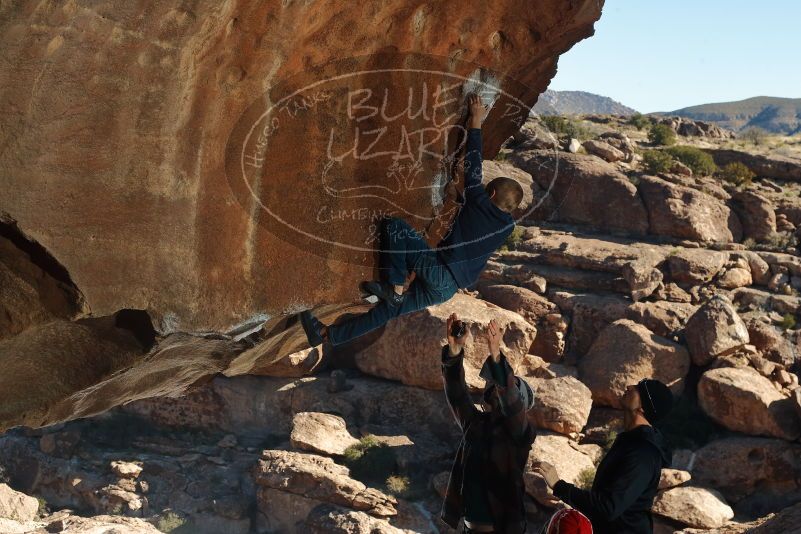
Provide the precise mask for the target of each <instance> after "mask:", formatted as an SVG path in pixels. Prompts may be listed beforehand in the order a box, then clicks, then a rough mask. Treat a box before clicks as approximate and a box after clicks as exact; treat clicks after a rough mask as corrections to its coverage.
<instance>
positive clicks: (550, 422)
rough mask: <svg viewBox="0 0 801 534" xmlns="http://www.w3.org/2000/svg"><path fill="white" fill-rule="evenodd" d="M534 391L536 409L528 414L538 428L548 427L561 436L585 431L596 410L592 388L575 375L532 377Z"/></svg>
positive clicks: (531, 382) (530, 382)
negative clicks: (593, 411) (594, 409)
mask: <svg viewBox="0 0 801 534" xmlns="http://www.w3.org/2000/svg"><path fill="white" fill-rule="evenodd" d="M528 382H529V384H530V385H531V387H532V389H533V390H534V394H535V403H534V407H533V408H532V409H531V410H530V411H529V412H528V417H529V420H530V421H531V423H532V424H533V425H534V427H536V428H546V429H548V430H553V431H554V432H559V433H560V434H575V433H578V432H581V430H582V429H583V428H584V425H586V424H587V419H588V418H589V416H590V409H591V408H592V393H590V390H589V388H587V386H585V385H584V384H582V383H581V382H580V381H579V380H577V379H576V378H574V377H572V376H564V377H559V378H550V379H542V378H530V379H528Z"/></svg>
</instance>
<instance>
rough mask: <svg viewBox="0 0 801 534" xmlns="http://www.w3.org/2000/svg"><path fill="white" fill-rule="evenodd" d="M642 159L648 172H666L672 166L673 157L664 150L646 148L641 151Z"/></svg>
mask: <svg viewBox="0 0 801 534" xmlns="http://www.w3.org/2000/svg"><path fill="white" fill-rule="evenodd" d="M642 161H643V165H645V170H646V171H647V172H648V173H649V174H658V173H660V172H668V171H669V170H670V168H671V167H672V166H673V158H672V157H671V155H670V154H668V153H667V152H665V151H664V150H646V151H645V152H643V155H642Z"/></svg>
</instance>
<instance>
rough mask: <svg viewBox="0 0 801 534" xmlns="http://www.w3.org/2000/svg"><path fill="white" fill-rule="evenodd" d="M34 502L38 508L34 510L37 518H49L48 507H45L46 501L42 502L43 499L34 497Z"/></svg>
mask: <svg viewBox="0 0 801 534" xmlns="http://www.w3.org/2000/svg"><path fill="white" fill-rule="evenodd" d="M36 500H37V501H39V508H38V509H37V510H36V515H38V516H39V517H47V516H49V515H50V507H49V506H48V505H47V501H46V500H44V497H36Z"/></svg>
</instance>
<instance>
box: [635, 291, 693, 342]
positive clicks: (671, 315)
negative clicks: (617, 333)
mask: <svg viewBox="0 0 801 534" xmlns="http://www.w3.org/2000/svg"><path fill="white" fill-rule="evenodd" d="M695 310H696V306H693V305H692V304H688V303H683V302H669V301H666V300H659V301H656V302H635V303H634V304H632V305H631V306H629V307H628V308H627V309H626V318H627V319H631V320H632V321H634V322H637V323H640V324H642V325H644V326H645V327H646V328H648V330H650V331H652V332H653V333H654V334H656V335H659V336H662V337H669V336H671V335H674V334H675V333H676V332H678V331H680V330H681V329H682V328H684V325H685V324H686V323H687V320H688V319H689V318H690V317H691V316H692V315H693V313H694V312H695Z"/></svg>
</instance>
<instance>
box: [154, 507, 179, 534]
mask: <svg viewBox="0 0 801 534" xmlns="http://www.w3.org/2000/svg"><path fill="white" fill-rule="evenodd" d="M184 524H186V520H185V519H184V518H183V517H181V516H179V515H178V514H176V513H175V512H171V511H168V512H167V513H165V514H163V515H162V516H161V517H159V519H158V521H156V528H157V529H159V530H160V531H161V532H166V533H167V534H169V533H170V532H173V531H174V530H178V529H179V528H181V527H182V526H184Z"/></svg>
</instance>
